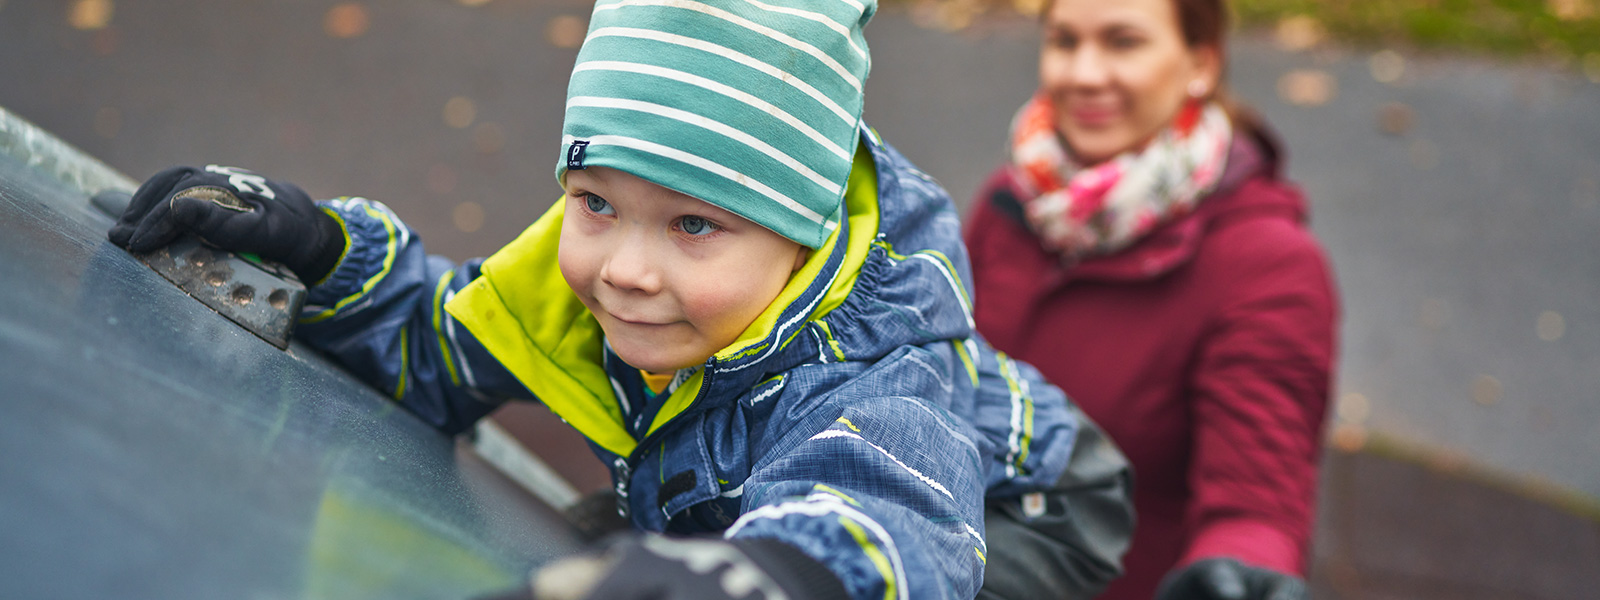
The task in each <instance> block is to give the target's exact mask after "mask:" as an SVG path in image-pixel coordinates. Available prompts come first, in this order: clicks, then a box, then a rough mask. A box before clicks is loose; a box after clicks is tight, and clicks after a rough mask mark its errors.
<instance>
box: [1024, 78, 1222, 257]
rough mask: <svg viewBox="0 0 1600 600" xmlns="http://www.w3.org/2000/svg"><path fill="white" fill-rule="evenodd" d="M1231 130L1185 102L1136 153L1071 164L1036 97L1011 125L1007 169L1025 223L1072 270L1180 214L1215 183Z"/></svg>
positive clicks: (1218, 114)
mask: <svg viewBox="0 0 1600 600" xmlns="http://www.w3.org/2000/svg"><path fill="white" fill-rule="evenodd" d="M1232 136H1233V126H1232V125H1231V124H1230V122H1229V121H1228V115H1227V113H1226V112H1225V111H1224V110H1223V109H1222V107H1221V106H1219V105H1217V104H1216V103H1208V104H1204V105H1202V104H1199V103H1191V104H1189V105H1187V106H1185V107H1184V108H1183V109H1182V110H1181V111H1180V112H1179V113H1178V116H1177V117H1176V118H1174V119H1173V124H1172V125H1170V126H1168V127H1167V128H1166V129H1165V130H1163V131H1161V132H1160V133H1158V134H1157V135H1156V137H1155V138H1154V139H1152V140H1151V141H1150V142H1149V143H1148V144H1146V145H1145V146H1144V147H1142V148H1138V149H1135V150H1130V151H1128V152H1124V153H1122V154H1119V155H1117V156H1116V157H1114V158H1112V159H1110V160H1107V161H1105V162H1103V163H1100V164H1098V165H1093V166H1087V167H1086V166H1083V165H1079V164H1077V163H1076V162H1074V161H1073V159H1072V158H1071V155H1070V154H1069V153H1068V151H1067V148H1066V145H1065V144H1064V143H1063V141H1062V138H1061V135H1060V134H1059V133H1057V129H1056V122H1055V111H1054V110H1053V108H1052V107H1051V105H1050V100H1049V98H1048V97H1046V96H1045V95H1044V94H1042V93H1041V94H1038V95H1036V96H1034V97H1033V99H1032V100H1029V101H1028V103H1027V104H1025V105H1023V107H1022V109H1021V110H1020V111H1018V112H1017V116H1016V118H1015V120H1013V121H1012V125H1011V163H1012V169H1014V171H1015V175H1017V177H1015V179H1016V180H1017V181H1019V182H1021V183H1022V185H1023V186H1024V187H1025V188H1028V189H1025V190H1024V191H1025V192H1026V193H1027V194H1026V195H1027V196H1029V198H1026V199H1024V200H1023V202H1022V205H1023V213H1024V214H1025V215H1026V216H1027V221H1028V225H1029V226H1030V227H1031V228H1032V229H1033V232H1034V234H1035V235H1037V236H1039V239H1040V241H1041V242H1042V243H1043V244H1044V246H1045V248H1047V249H1049V250H1051V251H1054V252H1056V253H1058V254H1060V256H1061V259H1062V261H1063V262H1065V263H1067V264H1074V263H1076V262H1078V261H1079V260H1082V259H1084V258H1088V257H1092V256H1099V255H1104V254H1111V253H1114V252H1117V251H1118V250H1122V249H1123V248H1126V247H1128V246H1129V245H1132V244H1133V243H1134V242H1137V241H1139V240H1140V239H1142V238H1143V237H1144V236H1145V235H1146V234H1148V233H1150V231H1151V230H1153V229H1155V228H1156V226H1158V225H1161V224H1162V223H1165V222H1167V221H1170V220H1172V219H1174V218H1176V217H1178V216H1181V215H1184V214H1187V213H1188V212H1189V211H1190V210H1191V209H1193V208H1194V205H1195V203H1196V202H1198V201H1199V200H1200V198H1202V197H1204V196H1205V195H1206V194H1207V193H1209V192H1210V191H1211V190H1212V189H1213V188H1214V187H1216V185H1217V181H1218V180H1220V179H1221V178H1222V171H1223V167H1224V166H1226V163H1227V157H1228V145H1229V143H1231V141H1232Z"/></svg>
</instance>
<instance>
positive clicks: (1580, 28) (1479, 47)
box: [1232, 0, 1600, 62]
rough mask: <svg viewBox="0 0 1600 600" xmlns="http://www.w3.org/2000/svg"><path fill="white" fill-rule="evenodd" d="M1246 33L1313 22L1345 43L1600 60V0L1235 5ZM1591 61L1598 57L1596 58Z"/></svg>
mask: <svg viewBox="0 0 1600 600" xmlns="http://www.w3.org/2000/svg"><path fill="white" fill-rule="evenodd" d="M1232 4H1233V9H1234V12H1235V14H1236V15H1237V16H1238V18H1239V21H1240V23H1241V24H1242V25H1243V26H1245V27H1270V26H1274V25H1276V24H1277V23H1279V22H1281V21H1282V20H1284V19H1287V18H1292V17H1310V18H1311V19H1314V20H1315V21H1317V22H1318V23H1320V24H1321V25H1322V27H1323V28H1325V29H1326V30H1327V32H1328V34H1329V35H1330V36H1331V37H1332V38H1334V39H1338V40H1343V41H1350V42H1356V43H1363V44H1402V45H1407V46H1414V47H1417V48H1423V49H1434V50H1457V51H1467V52H1471V53H1483V54H1490V55H1495V56H1502V57H1510V58H1518V57H1528V56H1538V57H1545V58H1551V59H1556V60H1558V61H1565V62H1570V61H1572V60H1574V59H1588V62H1594V61H1597V60H1600V0H1234V1H1233V2H1232ZM1591 56H1593V57H1595V58H1590V57H1591Z"/></svg>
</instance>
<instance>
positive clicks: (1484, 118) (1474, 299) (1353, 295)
mask: <svg viewBox="0 0 1600 600" xmlns="http://www.w3.org/2000/svg"><path fill="white" fill-rule="evenodd" d="M589 5H590V3H588V2H582V1H577V0H495V1H491V2H487V3H483V4H481V5H477V6H471V5H468V4H463V3H457V2H447V1H444V0H394V1H390V2H382V3H368V4H349V5H336V4H334V3H332V2H326V1H308V0H296V1H292V2H290V1H285V2H273V3H258V2H245V1H242V0H217V1H207V2H201V1H199V0H173V1H165V2H155V3H141V4H134V3H127V4H113V3H112V2H110V1H106V0H100V1H89V2H68V3H61V2H47V1H44V0H9V1H3V0H0V105H3V106H5V107H7V108H9V109H10V110H12V111H13V112H15V113H17V114H19V115H21V116H23V117H24V118H27V119H29V120H31V121H33V122H35V123H37V124H39V125H40V126H42V127H44V128H45V129H48V130H51V131H54V132H55V133H57V134H58V135H59V136H61V137H62V138H64V139H66V140H67V141H68V142H71V143H73V144H75V145H77V146H79V147H80V148H82V149H84V150H85V151H87V152H88V153H90V154H92V155H94V156H97V157H99V158H101V159H103V160H105V161H106V162H107V163H108V164H110V165H112V166H114V167H116V168H118V169H120V170H122V171H123V172H124V173H127V174H128V175H129V176H131V177H134V178H135V179H142V178H144V177H147V176H149V175H151V174H153V173H154V172H156V171H157V170H159V169H161V168H162V167H165V166H168V165H173V164H204V163H222V164H233V165H239V166H246V167H249V168H252V169H255V170H257V171H260V172H262V173H265V174H267V175H268V176H271V177H274V178H281V179H286V180H290V181H294V182H297V183H299V184H300V185H302V186H303V187H305V188H307V189H308V190H309V191H310V192H311V193H312V194H313V195H314V196H318V197H333V196H339V195H363V196H367V197H370V198H374V199H377V200H381V201H383V202H385V203H387V204H389V205H390V206H392V207H394V208H395V209H396V210H397V211H398V212H399V213H400V214H401V215H403V216H404V217H405V218H406V219H407V222H408V223H410V224H412V225H413V226H414V227H415V228H416V229H417V230H418V231H419V232H420V233H421V235H422V237H423V238H424V239H425V240H427V242H428V243H429V245H430V248H431V250H432V251H435V252H438V253H442V254H445V255H447V256H451V257H453V258H458V259H460V258H466V257H470V256H477V255H483V254H486V253H489V252H492V251H493V250H495V249H496V248H498V247H499V246H500V245H503V244H505V243H506V242H508V241H510V240H511V239H512V238H513V237H514V236H515V235H516V234H517V233H518V232H519V231H520V230H521V229H522V228H523V227H524V226H526V224H527V223H529V222H531V221H532V220H533V219H534V218H535V217H536V216H537V215H538V214H539V213H540V212H541V211H542V210H543V209H544V208H545V207H547V206H548V205H549V203H550V202H551V201H552V200H553V199H554V198H555V197H556V195H557V194H558V193H559V192H558V191H557V189H556V186H555V184H554V181H553V178H552V171H553V168H554V164H555V159H556V153H557V139H558V134H559V130H560V115H561V106H562V102H563V99H564V95H565V87H566V79H567V73H568V71H569V69H570V68H571V64H572V61H573V58H574V57H575V56H576V49H575V47H574V46H573V41H574V35H576V36H578V37H579V38H581V34H582V28H583V27H584V18H585V16H586V14H587V9H588V7H589ZM340 6H343V7H342V8H341V7H340ZM85 7H87V8H85ZM352 7H354V8H352ZM106 8H110V9H111V10H110V11H109V12H108V11H106V10H105V9H106ZM920 21H921V19H920V18H919V16H918V15H916V14H914V13H912V12H908V11H904V10H886V11H884V12H883V14H881V15H880V16H879V17H878V18H877V19H876V20H875V21H874V22H873V23H872V25H870V26H869V28H868V39H869V42H870V44H871V47H872V50H873V54H874V59H875V62H874V67H873V72H872V76H871V79H870V81H869V84H868V102H867V111H866V113H867V119H868V122H869V124H871V125H873V126H874V127H876V128H877V129H878V130H879V131H880V132H881V133H882V134H884V136H885V137H886V138H887V139H888V140H889V141H890V142H891V143H892V144H895V145H896V146H898V147H899V148H900V149H901V150H902V151H903V152H905V153H906V154H907V155H908V156H910V157H911V158H912V159H913V160H914V161H915V162H917V163H918V164H919V165H920V166H921V167H922V168H923V169H924V170H926V171H927V172H929V173H931V174H933V175H934V176H935V177H936V178H938V179H940V180H941V181H942V182H944V183H945V184H946V186H947V187H948V188H949V189H950V190H951V192H952V195H953V197H954V198H955V199H956V200H957V202H958V204H961V205H963V206H965V204H966V200H967V198H968V197H969V196H970V194H971V193H972V191H973V189H974V188H975V187H976V186H977V184H978V182H979V181H980V180H981V178H982V177H983V176H984V174H985V173H987V172H988V171H989V170H990V169H991V168H993V167H994V166H995V165H996V164H998V163H999V161H1000V160H1001V159H1002V157H1003V154H1002V151H1001V149H1002V146H1003V143H1004V138H1005V129H1006V125H1007V123H1008V121H1009V119H1010V116H1011V113H1012V111H1013V110H1015V108H1016V107H1017V106H1018V105H1019V104H1020V103H1021V102H1022V101H1023V100H1024V99H1025V98H1026V97H1027V96H1028V95H1029V94H1030V93H1031V91H1032V87H1033V85H1034V81H1035V74H1034V69H1035V67H1034V60H1033V56H1034V52H1035V47H1036V44H1037V37H1036V34H1035V32H1034V30H1033V27H1032V25H1031V24H1030V23H1028V22H1027V21H1025V20H1021V19H1009V20H1008V19H1000V20H994V21H987V22H983V23H980V24H979V25H977V26H975V27H971V28H968V29H967V30H965V31H962V32H959V33H947V32H944V31H941V30H938V29H937V28H936V27H930V26H929V25H928V24H926V23H921V22H920ZM1383 50H1384V49H1382V48H1337V47H1331V46H1328V45H1323V46H1320V47H1318V48H1314V49H1310V50H1298V51H1290V50H1285V49H1283V48H1282V47H1280V46H1279V45H1278V44H1277V43H1275V42H1274V41H1273V40H1272V39H1269V37H1267V36H1266V35H1265V34H1244V35H1241V36H1238V37H1236V38H1235V40H1234V44H1233V59H1232V60H1233V62H1232V65H1231V68H1230V71H1231V75H1230V80H1231V85H1232V86H1233V88H1234V90H1235V91H1236V92H1237V93H1238V95H1239V96H1241V97H1242V98H1244V99H1245V100H1247V101H1249V102H1251V103H1252V104H1254V105H1255V106H1257V107H1258V108H1259V109H1260V110H1261V111H1262V113H1263V114H1264V115H1265V116H1266V117H1267V118H1268V119H1269V120H1270V121H1271V122H1272V123H1273V124H1274V125H1275V126H1276V127H1277V128H1278V129H1279V131H1280V133H1281V134H1282V137H1283V138H1284V140H1285V141H1286V143H1287V146H1288V148H1289V155H1290V163H1289V174H1290V176H1291V177H1292V178H1293V179H1295V180H1297V181H1299V182H1301V183H1302V184H1303V185H1304V187H1305V189H1306V191H1307V193H1308V195H1309V197H1310V198H1311V203H1312V214H1313V221H1312V223H1313V228H1314V229H1315V231H1316V232H1317V233H1318V235H1319V236H1320V237H1321V239H1322V240H1323V242H1324V244H1325V245H1326V247H1327V249H1328V251H1329V254H1330V256H1331V257H1332V260H1333V263H1334V265H1335V269H1336V272H1337V277H1338V279H1339V284H1340V289H1341V293H1342V296H1343V302H1344V311H1345V312H1344V317H1345V322H1344V325H1343V347H1342V352H1341V357H1342V358H1341V365H1340V376H1339V389H1338V397H1339V401H1338V403H1337V407H1336V409H1335V415H1334V419H1333V421H1334V422H1335V423H1336V424H1337V426H1338V427H1339V429H1338V431H1339V436H1338V439H1340V440H1342V442H1343V443H1346V444H1348V445H1350V447H1356V446H1359V445H1360V444H1361V442H1362V441H1363V440H1364V439H1371V436H1380V437H1384V438H1389V439H1395V440H1400V441H1402V442H1404V443H1407V444H1415V445H1418V446H1420V447H1424V448H1427V449H1428V450H1429V451H1430V452H1434V453H1436V454H1438V455H1441V456H1447V457H1455V458H1457V459H1459V460H1461V461H1465V462H1470V463H1473V464H1480V465H1484V466H1486V467H1488V468H1490V469H1493V470H1496V471H1498V472H1501V473H1505V474H1508V475H1509V476H1511V477H1513V478H1515V479H1519V480H1525V481H1535V482H1539V481H1543V482H1551V483H1554V484H1556V485H1558V486H1565V487H1568V488H1572V489H1575V490H1579V491H1581V492H1583V493H1587V494H1589V495H1595V496H1600V461H1595V460H1593V457H1595V456H1600V402H1596V400H1597V397H1600V391H1597V390H1600V368H1597V367H1600V305H1597V304H1596V303H1595V298H1597V297H1600V278H1597V277H1596V275H1597V273H1596V271H1597V259H1596V257H1597V256H1600V252H1597V251H1600V236H1596V235H1595V233H1594V232H1595V231H1596V230H1597V229H1600V227H1597V225H1600V84H1596V83H1595V82H1593V81H1590V80H1589V79H1586V78H1585V77H1583V76H1582V75H1581V74H1575V73H1574V72H1572V71H1570V70H1563V69H1560V68H1555V67H1551V66H1549V65H1540V64H1525V63H1506V62H1501V61H1493V60H1489V59H1482V58H1470V57H1466V58H1463V57H1450V56H1429V55H1419V54H1416V53H1412V52H1405V51H1401V52H1398V53H1396V52H1384V51H1383Z"/></svg>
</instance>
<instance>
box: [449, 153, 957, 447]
mask: <svg viewBox="0 0 1600 600" xmlns="http://www.w3.org/2000/svg"><path fill="white" fill-rule="evenodd" d="M863 131H864V132H865V133H864V134H863V135H862V136H861V145H860V148H859V149H858V151H857V152H856V155H855V159H854V162H853V165H852V170H851V176H850V179H849V184H848V186H847V191H846V192H845V196H844V203H845V210H846V213H847V217H846V218H845V219H843V220H842V222H841V226H840V227H839V228H838V229H837V230H836V231H835V232H834V233H833V235H831V236H830V237H829V238H828V239H827V240H826V241H825V242H824V243H823V244H822V245H821V247H819V248H818V249H817V250H816V251H815V252H813V253H812V255H811V258H810V259H808V260H807V262H806V264H805V265H804V266H803V267H802V268H801V269H800V270H799V271H798V272H796V274H795V275H794V277H793V278H791V280H790V282H789V284H788V286H787V287H785V288H784V290H783V291H782V292H781V293H780V294H779V296H778V298H777V299H776V300H774V301H773V303H772V304H771V305H770V306H769V307H768V308H767V310H766V311H765V312H763V313H762V314H761V315H760V316H759V317H757V318H756V320H755V321H754V322H753V323H752V324H751V325H750V326H749V327H748V328H747V329H746V330H745V332H744V333H743V334H742V335H741V336H740V337H739V338H738V339H737V340H735V341H734V343H732V344H730V345H729V346H728V347H726V348H724V349H722V350H721V351H718V352H717V353H716V354H715V355H713V356H712V357H711V358H709V359H708V360H707V361H706V362H705V363H704V364H703V365H701V366H700V367H697V368H694V369H686V370H684V371H682V372H680V373H679V375H678V377H677V378H676V379H675V380H674V381H673V383H672V385H670V386H668V388H667V391H666V392H664V395H666V396H667V397H666V398H665V399H664V400H658V401H657V404H656V405H655V406H653V407H651V412H652V413H653V416H650V417H649V419H648V427H642V428H638V429H640V430H637V431H634V430H633V429H634V428H630V426H629V423H626V422H624V419H623V410H622V408H621V406H620V405H619V402H629V401H630V400H629V398H627V397H626V396H629V395H631V394H629V393H628V391H629V390H631V389H637V388H638V386H637V382H635V381H633V380H637V379H639V374H638V371H637V369H634V368H632V367H631V366H629V365H627V364H625V363H623V362H622V361H621V359H620V358H619V357H617V356H616V355H615V354H614V353H612V352H610V350H609V349H608V348H606V346H605V343H604V332H603V331H602V330H601V329H600V326H599V323H598V322H597V321H596V320H595V318H594V316H593V315H592V314H590V313H589V312H588V310H587V308H585V307H584V306H583V304H582V303H581V302H580V301H579V300H578V298H577V296H576V295H575V294H573V293H572V290H571V289H570V288H568V287H567V285H566V282H565V280H564V279H563V278H562V277H561V274H560V267H559V265H557V264H556V261H555V260H554V257H555V256H556V250H557V248H558V242H559V239H560V232H561V221H562V213H563V211H562V203H561V202H557V203H556V204H555V205H554V206H552V207H551V209H550V210H549V211H547V212H546V213H545V214H544V216H542V217H541V218H539V220H538V221H536V222H535V223H534V224H533V225H532V226H530V227H529V228H528V229H527V230H526V231H525V232H524V233H523V234H522V235H521V236H519V237H518V238H517V239H516V240H515V241H513V242H512V243H511V244H509V245H507V246H506V247H505V248H504V249H502V250H501V251H499V252H497V253H495V254H494V255H493V256H491V257H490V258H489V259H488V260H486V261H485V262H484V263H483V275H482V276H481V277H479V278H478V279H477V280H475V281H474V282H473V283H472V284H470V285H469V286H468V287H467V288H465V289H463V290H462V291H461V292H460V293H458V294H457V295H456V297H455V298H454V299H453V300H451V301H450V303H449V305H448V306H447V310H449V311H450V313H451V314H452V315H453V316H455V317H456V318H457V319H458V320H459V321H460V322H461V323H463V324H464V325H466V326H467V328H468V329H470V330H471V331H472V332H473V334H474V335H476V336H477V337H478V339H479V340H480V341H481V342H483V344H484V346H485V347H486V348H488V349H489V351H490V352H491V353H492V354H493V355H494V356H495V357H497V358H498V359H500V361H501V362H502V363H504V364H505V365H506V367H507V368H508V369H509V370H510V371H511V373H512V374H513V375H515V376H516V377H517V378H518V379H519V380H521V381H522V382H523V383H524V384H525V385H527V386H528V389H529V390H531V391H532V392H533V393H534V395H535V396H537V397H538V398H539V399H540V400H541V401H543V402H544V403H545V404H546V405H548V406H549V407H550V408H551V410H552V411H554V412H556V413H557V414H558V415H560V416H561V417H562V418H563V419H565V420H566V421H567V422H569V423H571V424H572V425H573V426H574V427H576V428H577V429H578V430H579V431H581V432H582V433H584V434H585V435H586V436H588V437H589V439H590V440H592V441H593V442H594V443H595V444H596V445H598V446H600V447H602V448H604V449H605V450H607V451H610V452H611V453H614V454H616V455H619V456H628V455H629V454H630V453H631V452H632V451H633V449H634V448H635V447H636V446H637V445H638V443H639V441H640V440H642V439H644V438H645V437H648V436H649V434H651V433H653V432H655V431H656V430H658V429H660V428H661V427H662V426H663V425H665V424H666V423H667V422H669V421H671V420H673V419H674V418H677V417H679V416H682V415H685V414H689V413H691V412H695V411H697V410H703V409H704V408H709V407H711V406H716V405H719V404H724V403H728V402H732V401H734V400H735V399H736V398H738V397H739V396H740V395H742V394H745V393H748V392H749V391H750V390H751V389H752V388H753V387H755V386H756V384H758V383H759V382H761V381H763V380H765V379H766V378H768V377H770V376H771V375H772V374H776V373H783V372H786V371H789V370H791V369H794V368H796V367H798V366H801V365H804V364H807V363H814V362H815V363H826V362H838V361H843V360H847V359H871V358H877V357H880V356H883V355H885V354H887V353H889V352H891V351H893V350H894V349H896V348H898V347H900V346H903V345H906V344H920V343H926V342H928V341H935V340H940V339H962V338H966V337H967V336H969V335H970V333H971V330H972V316H971V315H972V309H971V300H970V298H971V291H970V290H969V289H968V288H967V287H966V285H967V284H966V282H967V281H969V280H970V276H969V273H968V269H969V267H968V265H967V260H966V255H965V250H964V248H963V247H962V246H961V245H960V243H959V240H960V237H959V235H957V234H955V233H953V232H955V231H956V230H958V229H959V223H958V221H957V219H956V218H955V215H954V214H953V212H952V211H950V209H949V204H948V201H946V202H944V203H942V204H940V203H932V202H921V201H919V200H920V199H921V198H922V195H920V194H908V193H903V191H902V190H901V189H900V188H901V187H902V186H903V185H904V184H903V183H902V182H901V181H900V180H898V179H894V178H886V179H882V180H880V177H879V173H880V171H882V169H883V166H884V165H888V164H899V163H904V162H905V159H904V158H903V157H901V156H899V154H898V153H897V152H895V151H894V150H893V149H890V148H888V147H887V146H885V145H884V144H883V143H882V142H881V141H880V140H878V139H877V138H876V136H875V135H874V134H872V133H871V132H870V130H865V129H864V130H863ZM918 175H919V176H921V177H924V178H926V176H925V175H921V174H920V172H919V173H918ZM927 181H928V182H930V183H931V182H932V179H931V178H927ZM934 220H942V221H943V222H944V228H945V229H948V231H942V233H937V234H932V232H919V229H920V228H923V227H926V226H928V225H929V223H930V222H931V221H934ZM886 224H887V225H888V226H889V229H884V228H883V226H884V225H886ZM929 240H931V241H932V242H933V243H932V244H925V243H922V242H925V241H929ZM941 240H943V241H941ZM924 246H927V247H924ZM897 248H901V249H902V250H897ZM902 251H904V252H905V253H904V254H902V253H901V252H902ZM872 252H883V253H885V254H886V255H887V256H888V257H889V258H890V259H891V262H894V263H896V264H898V263H899V262H904V261H912V262H915V263H917V264H918V265H919V267H920V268H919V269H918V270H917V273H919V274H922V275H925V276H918V277H905V273H904V272H896V273H895V276H893V277H888V276H886V274H885V273H880V272H878V271H881V270H882V268H877V267H874V268H868V269H864V268H863V267H864V266H865V265H866V264H867V263H868V261H867V257H868V254H869V253H872ZM886 324H887V325H886ZM869 325H870V326H869Z"/></svg>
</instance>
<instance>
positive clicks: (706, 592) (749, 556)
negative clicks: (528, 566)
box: [494, 535, 849, 600]
mask: <svg viewBox="0 0 1600 600" xmlns="http://www.w3.org/2000/svg"><path fill="white" fill-rule="evenodd" d="M531 583H532V587H531V589H525V590H522V591H520V592H514V593H511V594H507V595H501V596H495V597H494V598H496V599H513V598H516V599H529V598H531V599H533V600H580V599H581V600H601V599H604V600H778V599H780V598H788V599H789V600H834V599H838V600H845V599H847V598H849V595H848V594H847V593H846V592H845V589H844V584H842V583H840V582H839V578H838V577H837V576H835V575H834V574H833V572H832V571H829V570H828V568H827V567H825V566H823V565H822V563H820V562H817V561H816V560H815V559H812V558H811V557H810V556H808V555H806V554H805V553H803V552H801V551H799V550H798V549H796V548H795V547H793V546H790V545H788V544H785V543H783V542H779V541H776V540H765V539H758V540H720V539H704V538H670V537H665V536H660V535H644V536H630V537H628V538H626V539H625V540H624V541H621V542H619V543H615V544H612V546H611V547H610V549H608V550H607V551H606V552H604V553H603V554H601V555H598V556H582V557H577V558H569V559H565V560H561V561H558V562H555V563H552V564H550V565H548V566H546V567H544V568H542V569H539V570H538V571H535V572H534V574H533V581H532V582H531Z"/></svg>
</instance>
